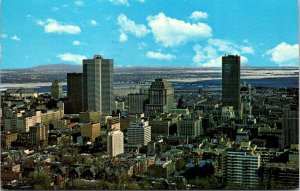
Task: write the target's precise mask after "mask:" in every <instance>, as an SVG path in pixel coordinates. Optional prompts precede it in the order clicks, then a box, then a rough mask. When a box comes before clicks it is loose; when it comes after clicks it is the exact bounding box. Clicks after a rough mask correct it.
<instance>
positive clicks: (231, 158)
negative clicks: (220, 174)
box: [226, 151, 260, 188]
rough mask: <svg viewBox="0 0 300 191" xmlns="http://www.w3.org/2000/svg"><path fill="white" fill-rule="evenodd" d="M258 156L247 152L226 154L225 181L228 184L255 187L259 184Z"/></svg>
mask: <svg viewBox="0 0 300 191" xmlns="http://www.w3.org/2000/svg"><path fill="white" fill-rule="evenodd" d="M259 167H260V155H259V154H252V153H248V152H233V151H229V152H228V153H227V159H226V179H227V182H228V183H232V184H237V185H243V186H245V187H247V188H253V187H256V186H257V185H258V183H259V177H258V169H259Z"/></svg>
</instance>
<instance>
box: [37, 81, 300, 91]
mask: <svg viewBox="0 0 300 191" xmlns="http://www.w3.org/2000/svg"><path fill="white" fill-rule="evenodd" d="M244 81H245V82H246V83H247V84H251V86H252V87H268V88H271V87H272V88H283V87H288V88H299V78H298V77H288V78H282V77H280V78H262V79H241V83H243V82H244ZM182 84H185V86H186V87H182V88H184V89H186V88H187V89H189V88H193V87H195V86H205V85H216V86H220V85H222V80H203V81H198V82H193V83H181V84H180V85H181V86H182ZM118 86H120V84H119V85H118ZM124 86H126V84H124ZM174 88H176V86H175V87H174ZM37 90H38V92H39V93H42V92H50V86H40V87H38V88H37ZM62 90H63V91H67V85H63V86H62Z"/></svg>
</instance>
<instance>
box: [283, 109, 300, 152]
mask: <svg viewBox="0 0 300 191" xmlns="http://www.w3.org/2000/svg"><path fill="white" fill-rule="evenodd" d="M290 144H299V110H298V108H297V106H291V107H290V108H288V109H283V115H282V147H283V148H290Z"/></svg>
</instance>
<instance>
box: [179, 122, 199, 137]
mask: <svg viewBox="0 0 300 191" xmlns="http://www.w3.org/2000/svg"><path fill="white" fill-rule="evenodd" d="M178 135H180V136H186V137H189V138H195V137H197V136H200V135H203V128H202V118H198V119H192V118H191V119H183V120H181V121H179V122H178Z"/></svg>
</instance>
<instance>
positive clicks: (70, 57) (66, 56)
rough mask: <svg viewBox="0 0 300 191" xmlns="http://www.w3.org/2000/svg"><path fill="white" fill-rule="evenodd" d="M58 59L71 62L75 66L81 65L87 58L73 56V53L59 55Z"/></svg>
mask: <svg viewBox="0 0 300 191" xmlns="http://www.w3.org/2000/svg"><path fill="white" fill-rule="evenodd" d="M56 57H58V58H59V59H61V60H62V61H66V62H71V63H75V64H81V63H82V60H83V59H86V58H87V57H86V56H84V55H78V54H71V53H65V54H59V55H57V56H56Z"/></svg>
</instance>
